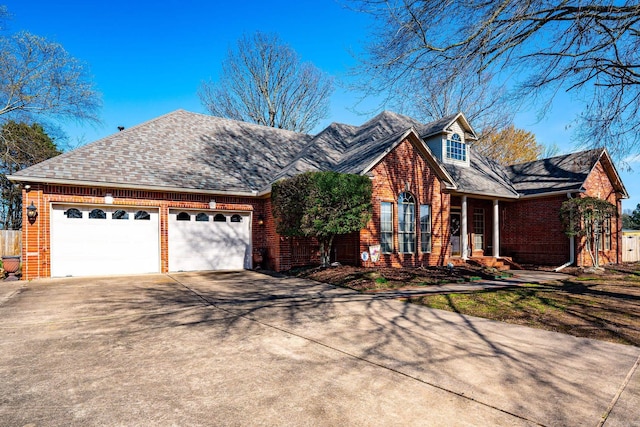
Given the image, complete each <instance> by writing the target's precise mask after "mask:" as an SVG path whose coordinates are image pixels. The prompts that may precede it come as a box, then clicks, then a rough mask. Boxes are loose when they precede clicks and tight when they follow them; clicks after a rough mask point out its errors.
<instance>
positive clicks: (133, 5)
mask: <svg viewBox="0 0 640 427" xmlns="http://www.w3.org/2000/svg"><path fill="white" fill-rule="evenodd" d="M0 2H1V1H0ZM1 3H3V4H6V5H7V7H8V8H9V11H10V12H11V14H12V15H13V19H12V20H11V21H10V22H9V23H8V27H9V30H10V31H18V30H28V31H30V32H32V33H34V34H37V35H41V36H45V37H47V38H49V39H51V40H54V41H56V42H58V43H60V44H62V45H63V46H64V47H65V49H66V50H67V51H68V52H69V53H70V54H71V55H73V56H74V57H76V58H77V59H80V60H82V61H83V62H85V63H86V64H87V65H88V66H89V68H90V70H91V74H92V76H93V79H94V82H95V83H96V86H97V88H98V90H99V91H100V92H101V93H102V96H103V98H102V99H103V104H104V105H103V109H102V113H101V119H102V122H103V124H102V125H99V126H97V127H92V126H76V125H74V124H73V123H67V124H64V125H63V130H65V131H66V133H67V134H68V135H69V136H70V137H71V140H72V143H74V142H77V141H81V142H83V143H88V142H92V141H94V140H96V139H99V138H101V137H104V136H106V135H109V134H111V133H113V132H116V131H117V126H125V127H130V126H134V125H136V124H139V123H142V122H144V121H146V120H149V119H152V118H154V117H157V116H160V115H162V114H165V113H168V112H170V111H173V110H176V109H179V108H182V109H185V110H189V111H194V112H203V113H204V112H205V110H204V108H203V107H202V105H201V104H200V100H199V99H198V97H197V95H196V91H197V89H198V86H199V85H200V82H201V81H203V80H209V79H214V80H215V79H216V78H217V76H218V72H219V70H220V63H221V61H222V59H223V58H224V56H225V55H226V53H227V49H228V48H229V46H231V45H233V44H234V43H235V42H236V40H237V39H238V38H240V37H241V36H242V35H243V34H244V33H252V32H254V31H256V30H260V31H264V32H277V33H278V34H279V35H280V37H281V39H282V40H283V41H285V42H287V43H288V44H289V45H290V46H291V47H292V48H293V49H294V50H295V51H296V52H298V54H299V55H300V56H301V57H302V59H303V60H305V61H310V62H312V63H314V64H315V65H316V66H317V67H319V68H320V69H322V70H323V71H325V72H327V73H329V74H331V75H333V76H334V77H336V79H338V80H340V79H341V78H343V77H345V74H346V73H347V71H348V68H349V67H350V66H352V65H354V64H355V60H354V59H353V57H352V52H357V51H358V50H359V49H360V46H361V45H362V42H363V41H366V39H367V37H368V36H369V35H368V28H369V24H370V23H369V21H368V17H367V16H365V15H362V14H359V13H356V12H354V11H352V10H349V9H348V8H347V7H345V6H344V4H343V2H341V1H334V0H315V1H308V0H298V1H290V0H289V1H285V0H272V1H269V2H265V1H253V0H250V1H242V2H234V1H205V0H183V1H176V0H168V1H167V0H163V1H153V2H151V1H143V0H129V1H121V0H110V1H87V0H83V1H79V0H58V1H51V0H47V1H44V0H9V1H4V2H1ZM357 101H358V97H357V95H356V94H352V93H348V92H347V91H346V90H344V89H341V88H338V90H336V92H335V94H334V95H333V97H332V100H331V111H330V116H329V118H328V119H327V120H325V121H323V122H322V123H321V124H320V126H319V127H320V128H322V127H324V126H326V125H328V124H329V123H331V122H343V123H349V124H354V125H358V124H361V123H363V122H365V121H366V120H367V119H368V118H370V117H371V114H365V115H361V114H358V113H357V112H356V111H354V107H355V105H356V102H357ZM373 105H374V104H373V101H372V102H369V103H365V104H364V107H363V106H360V107H357V109H359V110H362V109H366V108H367V106H369V107H371V106H373ZM580 107H581V106H580V105H579V104H574V103H572V102H571V99H569V98H567V97H565V98H561V99H557V100H556V102H555V104H554V107H553V109H552V111H551V113H550V114H549V115H548V118H546V119H544V120H542V121H538V120H537V117H536V114H535V112H527V113H522V114H519V115H518V117H517V118H516V126H518V127H520V128H523V129H526V130H528V131H531V132H533V133H534V134H535V135H536V138H537V140H538V142H540V143H544V144H548V145H551V144H557V145H558V147H560V149H561V150H562V151H563V152H569V151H571V150H573V149H575V143H574V142H573V140H572V138H571V129H570V128H567V126H568V125H570V124H571V120H572V118H573V117H574V115H575V113H577V112H579V111H580ZM631 166H632V167H634V168H635V169H640V160H638V159H636V161H635V162H632V163H631ZM619 172H620V174H621V176H622V179H623V181H624V183H625V186H626V187H627V190H628V192H629V194H630V197H631V198H630V199H629V200H625V201H623V208H624V209H633V208H635V207H636V205H637V204H638V203H640V179H639V177H640V175H639V174H638V172H626V171H622V170H619Z"/></svg>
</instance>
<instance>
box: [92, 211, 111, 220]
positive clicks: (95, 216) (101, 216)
mask: <svg viewBox="0 0 640 427" xmlns="http://www.w3.org/2000/svg"><path fill="white" fill-rule="evenodd" d="M89 218H91V219H106V218H107V214H106V213H105V212H104V211H103V210H102V209H94V210H92V211H91V212H89Z"/></svg>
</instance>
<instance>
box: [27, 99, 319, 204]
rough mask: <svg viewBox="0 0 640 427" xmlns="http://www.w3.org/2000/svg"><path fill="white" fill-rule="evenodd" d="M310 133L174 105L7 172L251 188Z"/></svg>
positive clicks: (208, 187) (286, 160)
mask: <svg viewBox="0 0 640 427" xmlns="http://www.w3.org/2000/svg"><path fill="white" fill-rule="evenodd" d="M310 140H311V136H310V135H305V134H300V133H296V132H290V131H286V130H281V129H274V128H267V127H264V126H258V125H254V124H249V123H244V122H238V121H234V120H227V119H221V118H218V117H213V116H208V115H203V114H196V113H189V112H187V111H184V110H178V111H174V112H172V113H169V114H167V115H165V116H161V117H159V118H157V119H154V120H151V121H149V122H146V123H143V124H141V125H139V126H135V127H132V128H129V129H127V130H125V131H123V132H118V133H116V134H113V135H111V136H108V137H106V138H103V139H101V140H99V141H96V142H94V143H91V144H89V145H86V146H84V147H81V148H78V149H76V150H74V151H70V152H68V153H65V154H62V155H60V156H58V157H54V158H52V159H49V160H47V161H44V162H42V163H38V164H36V165H34V166H31V167H29V168H27V169H24V170H22V171H20V172H17V173H15V174H14V176H16V177H29V178H42V180H43V181H47V180H65V181H81V182H92V183H96V184H100V183H104V184H125V185H127V184H128V185H139V186H147V187H166V188H181V189H196V190H209V191H211V190H213V191H238V192H240V191H241V192H248V191H258V190H260V189H261V188H263V187H265V186H266V185H268V184H269V183H270V182H271V180H272V178H273V177H274V176H275V175H276V174H277V173H278V172H280V171H281V170H282V168H283V167H285V166H286V165H287V164H288V163H289V162H290V161H291V160H292V159H293V158H294V156H295V155H296V154H298V153H299V152H300V150H301V149H302V147H304V146H305V145H306V144H308V142H309V141H310Z"/></svg>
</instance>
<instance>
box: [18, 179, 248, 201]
mask: <svg viewBox="0 0 640 427" xmlns="http://www.w3.org/2000/svg"><path fill="white" fill-rule="evenodd" d="M7 178H8V179H9V180H10V181H12V182H36V183H42V184H54V185H56V184H57V185H76V186H80V187H103V188H122V189H127V190H146V191H172V192H176V193H197V194H212V195H222V196H239V197H255V196H257V195H258V191H257V190H252V191H229V190H204V189H197V188H181V187H168V186H167V187H165V186H162V185H137V184H121V183H112V182H95V181H76V180H72V179H56V178H40V177H26V176H16V175H8V176H7Z"/></svg>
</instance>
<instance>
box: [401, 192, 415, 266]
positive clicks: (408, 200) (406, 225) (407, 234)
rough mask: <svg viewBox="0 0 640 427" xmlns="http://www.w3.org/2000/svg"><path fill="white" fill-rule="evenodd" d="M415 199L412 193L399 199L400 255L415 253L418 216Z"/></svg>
mask: <svg viewBox="0 0 640 427" xmlns="http://www.w3.org/2000/svg"><path fill="white" fill-rule="evenodd" d="M414 200H415V199H414V198H413V196H412V195H411V193H400V196H399V197H398V246H399V247H398V249H399V251H400V253H413V252H415V242H416V215H415V209H416V207H415V201H414Z"/></svg>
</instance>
